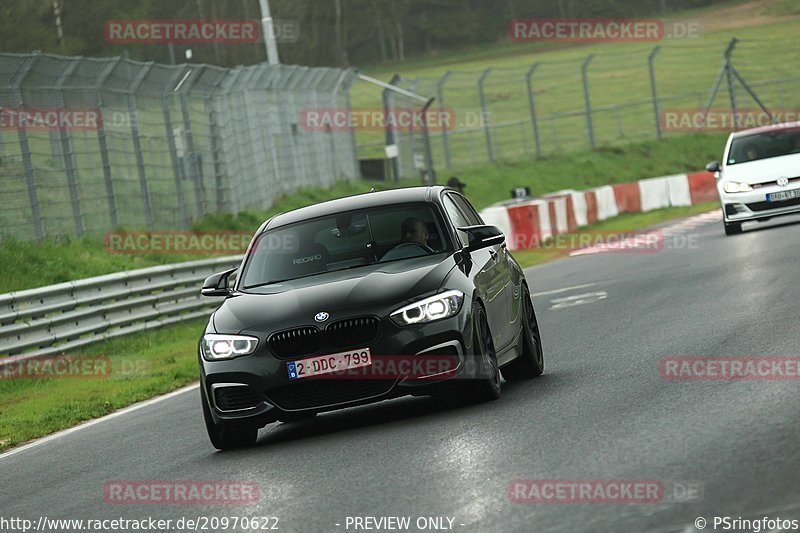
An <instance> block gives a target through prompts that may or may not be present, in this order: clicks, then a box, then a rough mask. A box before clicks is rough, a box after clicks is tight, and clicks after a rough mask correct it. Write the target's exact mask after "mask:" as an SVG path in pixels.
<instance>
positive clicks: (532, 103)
mask: <svg viewBox="0 0 800 533" xmlns="http://www.w3.org/2000/svg"><path fill="white" fill-rule="evenodd" d="M537 68H539V63H534V64H533V65H531V68H530V69H528V73H527V74H526V75H525V83H526V85H527V87H528V106H530V109H531V125H532V126H533V140H534V142H535V143H536V157H541V155H542V141H541V139H539V121H538V119H537V116H536V101H535V99H534V97H533V74H534V73H535V72H536V69H537Z"/></svg>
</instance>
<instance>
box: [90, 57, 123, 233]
mask: <svg viewBox="0 0 800 533" xmlns="http://www.w3.org/2000/svg"><path fill="white" fill-rule="evenodd" d="M119 61H120V59H119V58H117V59H116V60H114V61H112V62H109V63H106V65H105V66H104V67H103V69H102V70H101V71H100V73H99V77H98V79H97V85H96V86H95V87H96V90H97V100H96V101H97V109H98V111H99V112H100V113H101V114H102V108H103V85H104V84H105V82H106V80H107V79H108V77H109V76H110V75H111V72H112V71H113V70H114V69H115V68H116V66H117V65H118V64H119ZM97 144H98V145H99V148H100V162H101V164H102V165H103V181H104V182H105V186H106V201H107V202H108V216H109V218H110V219H111V228H112V229H116V228H117V225H118V223H119V220H118V218H117V199H116V195H115V194H114V181H113V179H112V177H111V160H110V159H109V157H108V139H107V138H106V126H105V121H103V120H102V119H101V120H100V122H99V123H98V125H97Z"/></svg>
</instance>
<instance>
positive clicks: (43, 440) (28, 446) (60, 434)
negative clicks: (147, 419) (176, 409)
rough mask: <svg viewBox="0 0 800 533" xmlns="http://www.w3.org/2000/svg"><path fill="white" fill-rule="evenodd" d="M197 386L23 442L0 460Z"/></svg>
mask: <svg viewBox="0 0 800 533" xmlns="http://www.w3.org/2000/svg"><path fill="white" fill-rule="evenodd" d="M199 387H200V385H199V384H198V383H195V384H194V385H189V386H188V387H184V388H182V389H178V390H176V391H173V392H170V393H169V394H165V395H163V396H158V397H156V398H152V399H150V400H146V401H144V402H141V403H137V404H133V405H131V406H129V407H126V408H124V409H120V410H119V411H114V412H113V413H111V414H109V415H106V416H104V417H102V418H95V419H93V420H89V421H87V422H84V423H82V424H80V425H77V426H75V427H71V428H69V429H65V430H63V431H59V432H58V433H53V434H52V435H48V436H47V437H42V438H41V439H39V440H35V441H33V442H29V443H28V444H25V445H23V446H20V447H18V448H13V449H11V450H9V451H7V452H5V453H3V454H0V461H2V460H3V459H7V458H9V457H11V456H12V455H16V454H18V453H21V452H24V451H26V450H30V449H31V448H36V447H38V446H41V445H42V444H47V443H48V442H52V441H54V440H58V439H60V438H62V437H66V436H67V435H70V434H72V433H75V432H77V431H81V430H83V429H86V428H89V427H92V426H95V425H97V424H100V423H102V422H107V421H108V420H112V419H114V418H118V417H120V416H124V415H128V414H130V413H133V412H135V411H138V410H140V409H144V408H145V407H150V406H151V405H155V404H157V403H160V402H164V401H166V400H171V399H172V398H175V397H176V396H180V395H181V394H186V393H187V392H191V391H194V390H197V389H198V388H199Z"/></svg>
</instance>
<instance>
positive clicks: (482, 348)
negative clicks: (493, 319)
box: [463, 305, 501, 402]
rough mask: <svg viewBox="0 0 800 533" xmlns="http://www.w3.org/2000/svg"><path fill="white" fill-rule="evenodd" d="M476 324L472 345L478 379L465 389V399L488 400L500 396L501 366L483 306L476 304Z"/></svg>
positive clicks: (474, 311)
mask: <svg viewBox="0 0 800 533" xmlns="http://www.w3.org/2000/svg"><path fill="white" fill-rule="evenodd" d="M472 316H473V320H474V326H473V328H472V347H473V349H474V351H475V355H474V357H475V359H476V361H475V363H476V364H477V365H478V369H479V372H478V379H477V380H476V381H475V382H473V383H470V384H469V385H468V386H467V387H466V389H465V390H464V391H463V395H464V396H465V398H464V399H466V400H471V401H482V402H487V401H491V400H496V399H498V398H499V397H500V392H501V385H500V366H499V365H498V364H497V353H496V352H495V350H494V342H493V341H492V334H491V332H490V331H489V323H488V322H487V321H486V313H485V312H484V310H483V307H481V306H480V305H476V306H475V308H474V309H473V311H472Z"/></svg>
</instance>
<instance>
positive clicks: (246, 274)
mask: <svg viewBox="0 0 800 533" xmlns="http://www.w3.org/2000/svg"><path fill="white" fill-rule="evenodd" d="M203 294H204V295H206V296H217V297H219V296H224V297H225V298H226V299H225V301H224V303H223V304H222V305H221V307H220V308H219V309H218V310H217V311H216V312H214V314H213V315H212V316H211V318H210V320H209V323H208V326H207V327H206V330H205V333H204V335H203V337H202V338H201V339H200V343H199V360H200V372H201V394H202V404H203V412H204V415H205V422H206V426H207V428H208V434H209V437H210V439H211V442H212V444H213V445H214V446H215V447H216V448H218V449H223V450H224V449H230V448H236V447H241V446H246V445H249V444H252V443H254V442H255V440H256V437H257V432H258V429H259V428H260V427H263V426H264V425H266V424H268V423H271V422H275V421H279V420H280V421H291V420H296V419H300V418H306V417H313V416H315V415H316V414H317V413H320V412H323V411H329V410H334V409H340V408H344V407H350V406H354V405H359V404H364V403H370V402H376V401H381V400H385V399H389V398H394V397H398V396H405V395H435V394H437V393H443V392H445V391H447V392H446V393H447V394H448V395H453V394H455V395H457V396H458V397H459V398H461V399H464V400H466V401H481V400H492V399H496V398H498V397H499V396H500V392H501V370H502V376H503V378H505V380H507V381H513V380H519V379H525V378H532V377H535V376H538V375H540V374H541V373H542V372H543V370H544V359H543V355H542V345H541V337H540V335H539V328H538V325H537V321H536V316H535V313H534V309H533V304H532V302H531V297H530V292H529V288H528V284H527V281H526V279H525V274H524V273H523V271H522V269H521V268H520V266H519V265H518V264H517V262H516V261H515V260H514V258H513V257H512V256H511V254H510V253H509V252H508V250H507V249H506V245H505V237H504V235H503V234H502V232H501V231H500V230H499V229H498V228H496V227H494V226H487V225H485V224H484V222H483V220H481V218H480V216H479V215H478V213H477V212H476V211H475V209H474V208H473V207H472V205H470V203H469V202H468V201H467V200H466V198H464V197H463V196H462V195H461V194H459V193H457V192H456V191H454V190H452V189H448V188H444V187H420V188H412V189H398V190H392V191H385V192H371V193H367V194H363V195H359V196H355V197H350V198H343V199H339V200H334V201H330V202H325V203H322V204H318V205H314V206H311V207H305V208H302V209H298V210H296V211H292V212H290V213H285V214H281V215H278V216H275V217H274V218H272V219H270V220H269V221H267V222H265V223H264V224H263V225H262V227H261V228H260V229H259V230H258V232H257V233H256V235H255V237H254V238H253V241H252V243H251V245H250V247H249V250H248V253H247V254H246V257H245V259H244V260H243V262H242V264H241V266H240V268H239V269H236V270H232V271H228V272H223V273H220V274H216V275H214V276H212V277H210V278H209V279H208V280H206V282H205V284H204V288H203Z"/></svg>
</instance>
